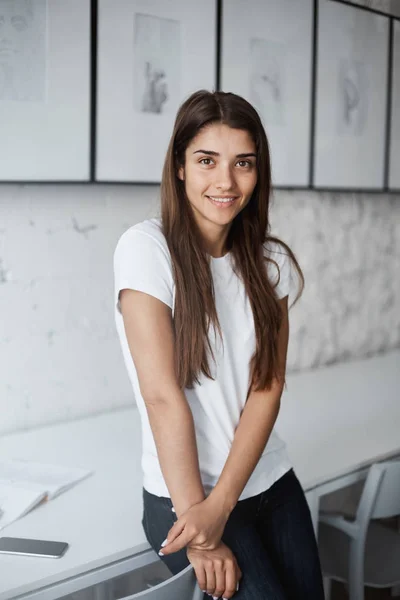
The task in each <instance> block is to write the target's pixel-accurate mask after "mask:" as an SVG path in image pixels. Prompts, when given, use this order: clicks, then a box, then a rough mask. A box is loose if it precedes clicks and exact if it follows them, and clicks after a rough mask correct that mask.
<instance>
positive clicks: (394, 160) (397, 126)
mask: <svg viewBox="0 0 400 600" xmlns="http://www.w3.org/2000/svg"><path fill="white" fill-rule="evenodd" d="M392 53H393V65H392V88H391V107H392V110H391V119H390V137H389V139H390V145H389V189H390V190H393V191H399V190H400V21H397V20H393V38H392Z"/></svg>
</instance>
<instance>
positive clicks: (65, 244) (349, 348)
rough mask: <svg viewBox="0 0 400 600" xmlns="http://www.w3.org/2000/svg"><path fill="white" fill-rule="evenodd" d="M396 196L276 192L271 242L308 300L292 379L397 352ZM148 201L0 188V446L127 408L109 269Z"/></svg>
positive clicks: (296, 329)
mask: <svg viewBox="0 0 400 600" xmlns="http://www.w3.org/2000/svg"><path fill="white" fill-rule="evenodd" d="M399 200H400V199H399V197H398V196H397V197H396V196H388V195H384V194H380V195H378V194H377V195H372V194H371V195H362V194H330V193H323V194H319V193H315V192H306V191H301V192H299V191H291V192H284V191H277V192H275V197H274V203H273V208H272V213H271V215H272V224H273V229H274V231H275V232H276V233H277V234H278V235H281V236H282V238H283V239H285V240H286V241H287V242H288V243H289V244H290V245H291V247H292V248H293V250H294V251H295V252H296V253H297V255H298V258H299V261H300V263H301V265H302V267H303V269H304V273H305V277H306V288H305V292H304V295H303V298H302V299H301V300H300V302H299V303H298V304H297V305H296V306H295V307H294V308H293V310H292V314H291V341H290V346H289V355H288V369H291V370H299V369H309V368H315V367H318V366H319V365H322V364H327V363H332V362H336V361H342V360H347V359H351V358H358V357H362V356H368V355H372V354H376V353H379V352H385V351H388V350H389V349H391V348H395V347H400V277H399V274H400V202H399ZM157 214H158V188H157V187H155V186H129V185H127V186H124V185H121V186H117V185H115V186H114V185H87V186H84V185H70V186H69V185H64V186H57V185H1V186H0V314H1V319H0V372H1V376H0V415H1V417H0V433H1V432H7V431H12V430H17V429H26V428H31V427H33V426H38V425H41V424H45V423H50V422H55V421H61V420H65V419H71V418H77V417H80V416H83V415H87V414H92V413H97V412H100V411H104V410H111V409H113V408H116V407H120V406H125V405H127V404H129V403H131V402H133V401H134V399H133V395H132V393H131V389H130V385H129V382H128V378H127V375H126V372H125V367H124V365H123V362H122V355H121V352H120V348H119V343H118V340H117V337H116V333H115V327H114V315H113V287H112V285H113V273H112V255H113V251H114V248H115V244H116V242H117V239H118V237H119V236H120V234H121V233H122V232H123V231H124V230H125V229H127V228H128V227H129V226H130V225H131V224H133V223H136V222H138V221H141V220H143V219H145V218H148V217H151V216H155V215H157Z"/></svg>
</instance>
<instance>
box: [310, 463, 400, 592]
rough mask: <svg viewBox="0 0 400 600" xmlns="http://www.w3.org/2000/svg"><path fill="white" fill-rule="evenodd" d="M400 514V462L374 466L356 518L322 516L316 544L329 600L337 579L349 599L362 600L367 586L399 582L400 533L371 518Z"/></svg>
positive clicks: (395, 584)
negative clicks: (346, 586) (345, 586)
mask: <svg viewBox="0 0 400 600" xmlns="http://www.w3.org/2000/svg"><path fill="white" fill-rule="evenodd" d="M397 515H400V460H396V461H387V462H382V463H376V464H373V465H372V466H371V467H370V469H369V471H368V476H367V478H366V480H365V484H364V488H363V491H362V494H361V498H360V501H359V503H358V507H357V510H356V513H355V515H354V519H353V520H350V518H345V517H343V516H342V515H340V516H339V515H325V514H320V516H319V527H318V545H319V552H320V558H321V566H322V572H323V575H324V585H325V594H326V600H329V598H330V591H331V582H332V580H333V579H335V580H336V581H341V582H343V583H346V582H348V590H349V599H350V600H363V599H364V585H366V586H371V587H378V588H386V587H394V586H397V585H399V583H400V532H398V531H396V530H395V529H391V528H389V527H387V526H385V525H383V524H381V523H377V522H375V521H372V519H384V518H389V517H394V516H397Z"/></svg>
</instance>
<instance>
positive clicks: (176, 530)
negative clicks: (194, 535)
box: [161, 519, 186, 548]
mask: <svg viewBox="0 0 400 600" xmlns="http://www.w3.org/2000/svg"><path fill="white" fill-rule="evenodd" d="M185 525H186V522H185V519H178V520H177V521H176V522H175V523H174V524H173V525H172V527H171V529H170V530H169V531H168V535H167V537H166V538H165V540H164V541H163V543H162V544H161V548H163V547H164V546H166V545H167V544H169V543H171V542H172V541H173V540H174V539H176V538H177V537H178V535H180V534H181V533H182V531H183V530H184V529H185ZM163 544H164V546H163Z"/></svg>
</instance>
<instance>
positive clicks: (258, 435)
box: [211, 383, 283, 513]
mask: <svg viewBox="0 0 400 600" xmlns="http://www.w3.org/2000/svg"><path fill="white" fill-rule="evenodd" d="M282 389H283V388H282V385H281V384H279V383H276V385H274V386H273V387H272V388H271V390H268V391H260V392H251V394H250V395H249V398H248V399H247V402H246V404H245V407H244V409H243V412H242V415H241V417H240V421H239V425H238V426H237V428H236V432H235V436H234V439H233V442H232V446H231V450H230V452H229V455H228V458H227V460H226V463H225V466H224V468H223V470H222V473H221V475H220V477H219V479H218V482H217V484H216V486H215V487H214V489H213V491H212V492H211V495H214V496H215V498H216V499H218V501H219V502H221V503H222V504H223V506H224V508H225V510H226V512H228V513H230V512H231V511H232V510H233V508H234V507H235V505H236V503H237V501H238V499H239V497H240V495H241V493H242V491H243V489H244V488H245V485H246V483H247V481H248V480H249V479H250V476H251V474H252V473H253V471H254V469H255V467H256V465H257V463H258V461H259V459H260V457H261V454H262V452H263V450H264V448H265V446H266V444H267V442H268V439H269V436H270V434H271V431H272V429H273V427H274V424H275V421H276V419H277V416H278V413H279V407H280V398H281V395H282Z"/></svg>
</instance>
